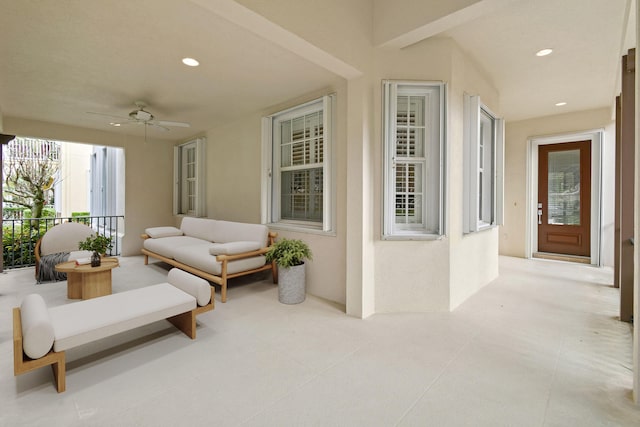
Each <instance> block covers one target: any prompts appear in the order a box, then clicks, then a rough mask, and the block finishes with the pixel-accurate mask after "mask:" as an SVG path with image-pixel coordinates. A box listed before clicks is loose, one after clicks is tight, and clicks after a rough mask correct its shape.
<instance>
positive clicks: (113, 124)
mask: <svg viewBox="0 0 640 427" xmlns="http://www.w3.org/2000/svg"><path fill="white" fill-rule="evenodd" d="M109 124H110V125H111V126H115V127H119V126H120V123H113V122H111V123H109Z"/></svg>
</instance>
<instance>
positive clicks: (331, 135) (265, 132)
mask: <svg viewBox="0 0 640 427" xmlns="http://www.w3.org/2000/svg"><path fill="white" fill-rule="evenodd" d="M335 102H336V95H335V94H331V95H326V96H323V97H322V98H318V99H315V100H313V101H310V102H307V103H304V104H301V105H298V106H295V107H292V108H289V109H287V110H284V111H280V112H277V113H275V114H272V115H270V116H267V117H263V119H262V159H263V161H262V177H263V179H262V206H261V210H262V214H261V217H262V223H263V224H268V225H269V226H270V227H272V228H276V229H284V230H294V231H295V230H298V231H305V232H311V233H320V234H331V235H335V230H336V226H335V221H336V187H335V185H336V184H335V168H334V164H335V149H334V144H335V125H334V123H335ZM317 111H322V112H323V114H322V118H323V138H324V140H323V161H322V162H321V164H322V176H323V183H322V194H323V198H322V221H306V220H291V219H283V218H282V217H281V213H280V209H281V195H280V191H281V188H280V177H281V170H280V155H281V152H280V146H279V143H280V141H278V140H277V138H278V129H279V126H278V123H280V122H281V121H285V120H291V119H292V118H295V117H300V116H303V115H305V114H311V113H314V112H317ZM277 144H278V146H277V147H276V145H277Z"/></svg>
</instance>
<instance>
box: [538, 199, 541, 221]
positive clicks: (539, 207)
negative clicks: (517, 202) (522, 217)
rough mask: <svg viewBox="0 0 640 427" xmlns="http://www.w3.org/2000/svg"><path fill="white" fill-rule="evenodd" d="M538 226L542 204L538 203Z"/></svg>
mask: <svg viewBox="0 0 640 427" xmlns="http://www.w3.org/2000/svg"><path fill="white" fill-rule="evenodd" d="M538 225H542V203H538Z"/></svg>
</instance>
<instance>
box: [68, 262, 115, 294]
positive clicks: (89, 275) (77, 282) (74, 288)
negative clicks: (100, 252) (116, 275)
mask: <svg viewBox="0 0 640 427" xmlns="http://www.w3.org/2000/svg"><path fill="white" fill-rule="evenodd" d="M118 266H119V264H118V258H102V261H101V263H100V266H99V267H91V264H83V265H76V262H75V261H67V262H63V263H60V264H58V265H56V271H59V272H60V273H67V298H69V299H80V298H82V299H89V298H96V297H101V296H104V295H110V294H111V270H112V269H114V268H115V267H118Z"/></svg>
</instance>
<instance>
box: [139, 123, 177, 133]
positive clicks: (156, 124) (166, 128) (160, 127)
mask: <svg viewBox="0 0 640 427" xmlns="http://www.w3.org/2000/svg"><path fill="white" fill-rule="evenodd" d="M145 124H148V125H151V126H155V127H157V128H158V129H160V130H162V131H163V132H166V131H169V130H171V129H169V128H168V127H165V126H162V125H161V124H158V122H145Z"/></svg>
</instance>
